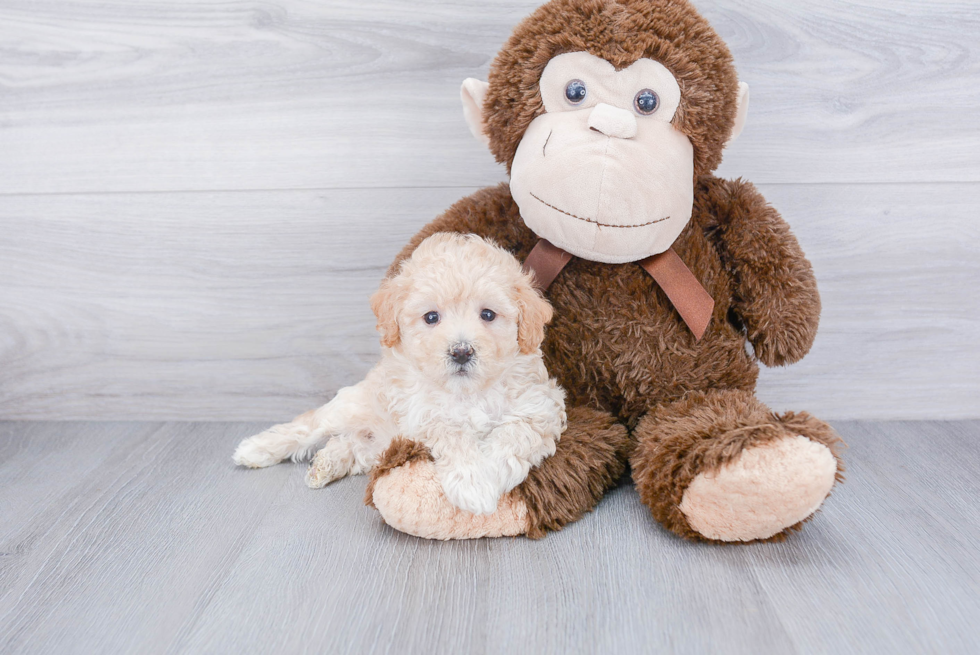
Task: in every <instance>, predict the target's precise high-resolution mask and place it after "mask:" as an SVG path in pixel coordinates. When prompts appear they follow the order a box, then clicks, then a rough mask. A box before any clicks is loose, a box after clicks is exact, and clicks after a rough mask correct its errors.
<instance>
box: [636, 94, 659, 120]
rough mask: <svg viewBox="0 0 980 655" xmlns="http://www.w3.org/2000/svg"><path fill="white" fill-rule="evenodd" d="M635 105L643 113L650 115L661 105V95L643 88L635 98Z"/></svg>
mask: <svg viewBox="0 0 980 655" xmlns="http://www.w3.org/2000/svg"><path fill="white" fill-rule="evenodd" d="M633 106H634V107H636V111H638V112H640V113H641V114H645V115H649V114H652V113H653V112H655V111H657V107H659V106H660V97H659V96H657V94H656V93H654V92H653V91H651V90H650V89H643V90H642V91H640V92H639V93H637V94H636V97H635V98H633Z"/></svg>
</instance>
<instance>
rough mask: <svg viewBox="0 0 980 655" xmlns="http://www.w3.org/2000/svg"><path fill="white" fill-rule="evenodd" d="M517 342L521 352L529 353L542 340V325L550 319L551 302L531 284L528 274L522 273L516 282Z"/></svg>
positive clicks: (539, 344) (539, 345)
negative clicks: (519, 279)
mask: <svg viewBox="0 0 980 655" xmlns="http://www.w3.org/2000/svg"><path fill="white" fill-rule="evenodd" d="M516 290H517V307H518V310H519V312H520V314H519V315H518V317H517V343H518V345H520V347H521V352H522V353H524V354H525V355H530V354H531V353H533V352H534V351H535V350H537V349H538V348H540V347H541V342H542V341H544V326H545V325H547V324H548V322H549V321H550V320H551V316H552V309H551V303H549V302H548V301H547V300H545V298H544V296H542V295H541V292H540V291H538V290H537V289H536V288H534V286H533V285H532V284H531V277H530V276H529V275H522V276H521V281H520V282H519V283H518V284H517V288H516Z"/></svg>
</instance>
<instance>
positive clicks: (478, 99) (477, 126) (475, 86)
mask: <svg viewBox="0 0 980 655" xmlns="http://www.w3.org/2000/svg"><path fill="white" fill-rule="evenodd" d="M489 88H490V84H489V83H488V82H483V81H481V80H478V79H476V78H473V77H467V78H466V79H465V80H463V88H461V89H460V90H459V96H460V98H461V99H462V100H463V117H464V118H465V119H466V124H467V125H469V126H470V132H472V133H473V136H475V137H476V138H477V140H479V141H480V143H482V144H483V145H485V146H487V147H489V146H490V137H489V136H487V123H486V121H484V120H483V99H484V98H486V97H487V89H489Z"/></svg>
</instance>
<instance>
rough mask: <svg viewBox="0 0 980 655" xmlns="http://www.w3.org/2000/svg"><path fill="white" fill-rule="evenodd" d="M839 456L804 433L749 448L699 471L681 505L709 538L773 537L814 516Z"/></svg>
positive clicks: (700, 530)
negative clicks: (711, 469) (703, 470)
mask: <svg viewBox="0 0 980 655" xmlns="http://www.w3.org/2000/svg"><path fill="white" fill-rule="evenodd" d="M836 476H837V460H836V459H835V458H834V455H833V453H832V452H831V451H830V449H829V448H827V447H826V446H824V445H823V444H820V443H816V442H814V441H810V440H809V439H807V438H806V437H804V436H801V435H799V436H793V437H785V438H783V439H778V440H775V441H771V442H769V443H765V444H762V445H759V446H756V447H753V448H749V449H747V450H745V451H744V452H743V453H742V454H741V455H740V456H739V457H738V459H736V460H734V461H732V462H730V463H728V464H725V465H723V466H722V467H721V468H719V469H718V470H717V471H712V472H705V473H699V474H698V475H697V476H696V477H695V478H694V480H692V481H691V484H690V485H688V487H687V490H686V491H685V492H684V496H683V498H682V499H681V504H680V510H681V511H682V512H683V513H684V516H686V517H687V522H688V524H689V525H690V526H691V527H692V528H694V529H695V530H697V531H698V532H699V533H701V534H702V535H704V536H705V537H707V538H708V539H716V540H718V541H753V540H755V539H768V538H769V537H772V536H774V535H777V534H779V533H780V532H782V531H783V530H785V529H787V528H789V527H790V526H793V525H796V524H798V523H800V522H801V521H803V520H805V519H807V518H809V517H810V516H812V515H813V513H814V512H816V511H817V509H819V507H820V505H821V504H822V503H823V501H824V499H825V498H826V497H827V496H828V495H829V494H830V489H831V487H833V486H834V480H835V478H836Z"/></svg>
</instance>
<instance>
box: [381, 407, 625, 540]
mask: <svg viewBox="0 0 980 655" xmlns="http://www.w3.org/2000/svg"><path fill="white" fill-rule="evenodd" d="M630 443H631V442H630V439H629V436H628V434H627V432H626V428H625V427H623V426H622V425H620V424H619V423H616V421H615V419H614V418H613V417H612V416H611V415H610V414H608V413H605V412H600V411H597V410H593V409H588V408H584V407H578V408H573V409H569V410H568V429H567V430H566V431H565V433H564V434H562V437H561V441H559V442H558V448H557V450H556V452H555V454H554V455H552V456H551V457H549V458H547V459H545V460H544V461H543V462H542V463H541V464H540V465H539V466H537V467H535V468H532V469H531V471H530V473H528V476H527V479H525V480H524V482H522V483H521V484H520V485H518V486H517V487H516V488H515V489H514V490H513V491H511V492H509V493H508V494H505V495H504V497H503V498H501V499H500V503H499V505H498V507H497V511H496V512H494V513H493V514H488V515H474V514H470V513H469V512H464V511H463V510H460V509H458V508H456V507H454V506H453V505H452V504H450V503H449V501H448V500H446V497H445V496H444V495H443V493H442V487H441V486H440V484H439V481H438V479H437V478H436V475H435V465H434V464H433V463H432V456H431V454H429V452H428V449H426V448H425V447H424V446H421V445H419V444H416V443H413V442H409V441H406V440H397V441H396V442H395V443H392V446H391V447H390V448H389V449H388V450H387V451H386V452H385V454H384V455H382V458H381V463H380V464H379V465H378V466H377V467H376V468H375V469H374V471H373V472H372V473H371V482H370V484H369V486H368V491H367V498H366V501H367V503H368V504H373V505H374V506H375V507H376V508H377V509H378V511H379V512H380V513H381V516H382V518H384V520H385V522H386V523H388V524H389V525H391V526H392V527H394V528H395V529H397V530H400V531H402V532H407V533H409V534H413V535H416V536H419V537H426V538H429V539H473V538H478V537H499V536H512V535H518V534H526V535H527V536H529V537H532V538H539V537H543V536H544V535H545V533H546V532H547V531H549V530H560V529H561V528H562V527H563V526H564V525H565V524H567V523H570V522H572V521H576V520H578V519H579V518H581V517H582V515H583V514H585V513H586V512H588V511H591V510H592V508H594V507H595V505H596V503H598V502H599V500H600V499H601V498H602V496H603V494H604V493H605V492H606V490H607V489H609V487H611V486H612V485H613V484H615V483H616V481H617V480H618V479H619V477H620V476H621V475H622V474H623V471H624V469H625V467H626V459H627V457H628V456H629V450H630Z"/></svg>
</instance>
